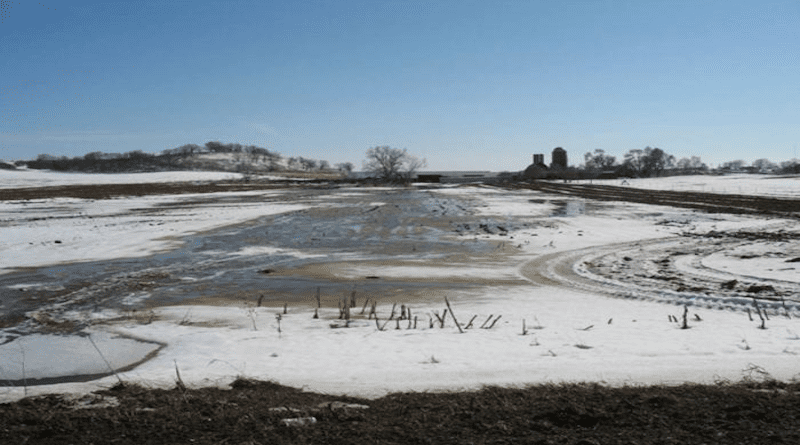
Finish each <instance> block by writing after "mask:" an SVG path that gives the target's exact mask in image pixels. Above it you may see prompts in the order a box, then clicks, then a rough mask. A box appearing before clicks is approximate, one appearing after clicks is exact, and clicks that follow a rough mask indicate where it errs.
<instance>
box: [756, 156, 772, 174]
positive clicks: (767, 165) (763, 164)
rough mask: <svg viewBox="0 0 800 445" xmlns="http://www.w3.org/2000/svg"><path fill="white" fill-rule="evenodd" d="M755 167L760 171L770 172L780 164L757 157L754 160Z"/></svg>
mask: <svg viewBox="0 0 800 445" xmlns="http://www.w3.org/2000/svg"><path fill="white" fill-rule="evenodd" d="M753 167H755V168H756V170H758V171H759V172H760V173H769V172H771V171H773V170H776V169H777V168H778V165H777V164H775V163H774V162H771V161H770V160H769V159H756V160H755V161H753Z"/></svg>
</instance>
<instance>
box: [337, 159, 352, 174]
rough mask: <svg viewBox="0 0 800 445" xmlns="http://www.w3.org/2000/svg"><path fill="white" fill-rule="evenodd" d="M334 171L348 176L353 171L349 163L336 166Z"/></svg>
mask: <svg viewBox="0 0 800 445" xmlns="http://www.w3.org/2000/svg"><path fill="white" fill-rule="evenodd" d="M336 169H337V170H339V171H340V172H344V173H347V174H350V172H351V171H353V164H352V163H351V162H342V163H339V164H336Z"/></svg>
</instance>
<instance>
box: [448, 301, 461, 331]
mask: <svg viewBox="0 0 800 445" xmlns="http://www.w3.org/2000/svg"><path fill="white" fill-rule="evenodd" d="M444 302H445V304H447V309H449V310H450V316H451V317H453V321H454V322H455V323H456V327H457V328H458V332H460V333H462V334H463V333H464V330H463V329H461V325H460V324H458V320H456V314H455V313H453V308H452V307H450V301H449V300H448V299H447V297H444Z"/></svg>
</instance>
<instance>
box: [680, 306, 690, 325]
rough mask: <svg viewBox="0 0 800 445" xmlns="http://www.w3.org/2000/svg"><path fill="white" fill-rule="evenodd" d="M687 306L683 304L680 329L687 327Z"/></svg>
mask: <svg viewBox="0 0 800 445" xmlns="http://www.w3.org/2000/svg"><path fill="white" fill-rule="evenodd" d="M688 318H689V306H687V305H684V306H683V325H681V329H689V320H688Z"/></svg>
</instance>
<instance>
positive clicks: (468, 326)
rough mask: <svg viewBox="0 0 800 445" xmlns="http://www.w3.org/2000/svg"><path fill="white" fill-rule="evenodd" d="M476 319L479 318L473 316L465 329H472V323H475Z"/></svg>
mask: <svg viewBox="0 0 800 445" xmlns="http://www.w3.org/2000/svg"><path fill="white" fill-rule="evenodd" d="M476 318H478V316H477V315H473V316H472V318H470V319H469V323H467V325H466V326H465V327H464V329H469V328H471V327H472V322H473V321H475V319H476Z"/></svg>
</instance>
